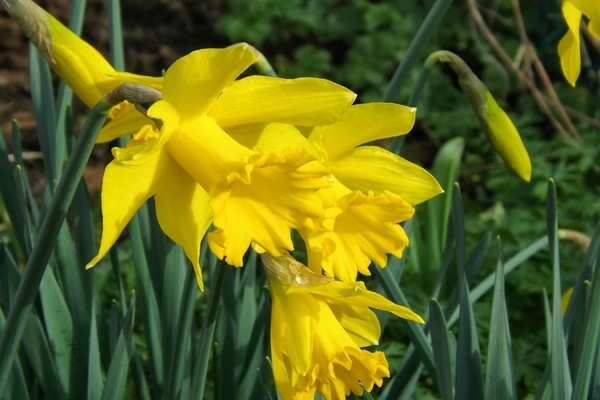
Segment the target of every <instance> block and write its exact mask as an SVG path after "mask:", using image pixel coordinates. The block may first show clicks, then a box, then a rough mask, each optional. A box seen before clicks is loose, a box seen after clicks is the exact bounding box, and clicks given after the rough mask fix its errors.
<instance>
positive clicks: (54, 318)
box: [40, 268, 79, 393]
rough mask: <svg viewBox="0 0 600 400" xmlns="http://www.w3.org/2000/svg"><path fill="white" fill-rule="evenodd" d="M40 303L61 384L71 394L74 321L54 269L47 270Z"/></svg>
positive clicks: (41, 285)
mask: <svg viewBox="0 0 600 400" xmlns="http://www.w3.org/2000/svg"><path fill="white" fill-rule="evenodd" d="M40 303H41V306H42V310H43V313H44V327H45V328H46V332H47V337H48V341H49V343H50V348H51V349H52V355H53V356H54V357H53V358H54V362H55V364H56V371H57V373H58V376H59V378H60V380H59V382H60V384H61V386H62V388H63V391H64V392H65V393H69V390H68V389H69V387H70V378H71V376H70V375H71V367H72V364H71V362H72V356H73V353H72V349H73V321H72V319H71V313H70V312H69V308H68V307H67V303H66V301H65V298H64V297H63V293H62V291H61V289H60V287H59V286H58V282H57V281H56V278H55V277H54V273H53V271H52V268H48V269H47V270H46V273H45V274H44V278H43V279H42V282H41V283H40ZM78 367H79V366H78Z"/></svg>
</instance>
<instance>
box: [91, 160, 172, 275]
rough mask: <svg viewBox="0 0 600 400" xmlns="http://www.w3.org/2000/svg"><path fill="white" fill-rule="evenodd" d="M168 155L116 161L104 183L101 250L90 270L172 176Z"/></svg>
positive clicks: (105, 173)
mask: <svg viewBox="0 0 600 400" xmlns="http://www.w3.org/2000/svg"><path fill="white" fill-rule="evenodd" d="M170 166H171V165H170V161H169V159H168V157H166V154H164V153H162V152H154V153H152V154H150V155H145V156H144V157H143V158H142V159H140V162H138V163H133V164H130V163H127V162H120V161H118V160H113V161H112V162H111V163H110V164H108V166H107V167H106V170H105V171H104V178H103V180H102V196H101V197H102V239H101V241H100V249H99V250H98V254H97V255H96V257H94V258H93V259H92V260H91V261H90V262H89V263H88V265H86V268H90V267H93V266H94V265H96V264H97V263H98V262H99V261H100V260H101V259H102V258H103V257H104V256H105V255H106V253H107V252H108V250H110V248H111V247H112V245H113V244H114V243H115V241H116V240H117V238H118V237H119V235H120V234H121V232H122V231H123V229H124V228H125V226H126V225H127V223H128V222H129V220H130V219H131V217H132V216H133V214H135V212H136V211H137V210H138V209H139V208H140V207H141V205H142V204H144V202H145V201H146V200H148V198H150V197H151V196H153V195H154V194H155V193H156V191H157V189H158V188H159V187H160V185H161V184H162V183H163V181H164V179H165V178H166V177H167V176H168V175H169V171H170V169H171V168H170Z"/></svg>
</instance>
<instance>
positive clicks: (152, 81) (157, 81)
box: [108, 71, 164, 90]
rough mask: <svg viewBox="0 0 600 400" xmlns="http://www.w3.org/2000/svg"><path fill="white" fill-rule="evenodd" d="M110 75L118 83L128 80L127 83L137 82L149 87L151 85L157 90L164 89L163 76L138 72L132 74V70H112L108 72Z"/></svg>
mask: <svg viewBox="0 0 600 400" xmlns="http://www.w3.org/2000/svg"><path fill="white" fill-rule="evenodd" d="M108 76H109V77H110V78H112V79H114V81H115V82H116V83H117V84H121V83H124V82H127V83H135V84H138V85H143V86H148V87H151V88H153V89H156V90H162V88H163V80H164V78H163V77H162V76H146V75H137V74H132V73H130V72H121V71H115V72H112V73H110V74H108Z"/></svg>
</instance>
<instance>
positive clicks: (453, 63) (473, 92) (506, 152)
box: [426, 50, 531, 182]
mask: <svg viewBox="0 0 600 400" xmlns="http://www.w3.org/2000/svg"><path fill="white" fill-rule="evenodd" d="M436 61H440V62H445V63H447V64H448V65H449V66H450V68H452V70H453V71H454V73H455V74H456V75H457V76H458V83H459V85H460V87H461V89H462V91H463V93H464V95H465V97H466V98H467V100H468V101H469V104H471V107H472V108H473V111H474V112H475V115H476V116H477V119H479V122H480V123H481V126H482V128H483V131H484V133H485V134H486V136H487V138H488V140H489V141H490V143H491V144H492V147H493V148H494V149H495V150H496V152H497V153H498V154H499V155H500V157H502V159H503V160H504V162H505V163H506V165H508V166H509V167H510V168H511V169H512V170H513V171H515V172H516V174H517V175H519V177H521V179H523V180H524V181H527V182H529V181H530V180H531V160H530V159H529V154H528V153H527V149H525V145H524V144H523V141H522V140H521V136H520V135H519V131H518V130H517V128H516V127H515V125H514V124H513V123H512V121H511V119H510V118H509V116H508V115H507V114H506V113H505V112H504V110H503V109H502V108H501V107H500V106H499V105H498V103H497V102H496V100H495V99H494V96H492V94H491V93H490V92H489V90H488V89H487V88H486V87H485V85H484V84H483V83H482V82H481V81H480V80H479V78H478V77H477V75H475V74H474V73H473V71H472V70H471V68H469V66H468V65H467V64H466V63H465V62H464V61H463V60H462V59H461V58H460V57H459V56H457V55H456V54H454V53H452V52H449V51H445V50H442V51H437V52H435V53H432V54H431V55H430V56H429V57H428V59H427V62H426V64H427V65H428V66H429V65H431V64H432V63H433V62H436Z"/></svg>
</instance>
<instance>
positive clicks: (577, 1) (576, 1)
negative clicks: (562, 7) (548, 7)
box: [566, 0, 600, 21]
mask: <svg viewBox="0 0 600 400" xmlns="http://www.w3.org/2000/svg"><path fill="white" fill-rule="evenodd" d="M566 1H569V2H571V3H573V6H575V8H577V9H579V11H581V12H582V13H584V14H585V16H586V17H588V18H589V19H590V21H600V7H599V6H598V2H597V1H596V0H566Z"/></svg>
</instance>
